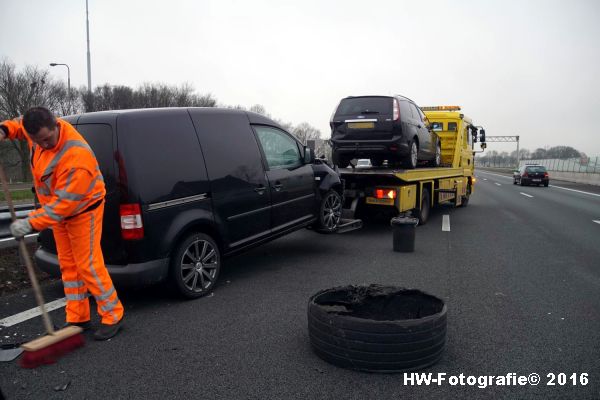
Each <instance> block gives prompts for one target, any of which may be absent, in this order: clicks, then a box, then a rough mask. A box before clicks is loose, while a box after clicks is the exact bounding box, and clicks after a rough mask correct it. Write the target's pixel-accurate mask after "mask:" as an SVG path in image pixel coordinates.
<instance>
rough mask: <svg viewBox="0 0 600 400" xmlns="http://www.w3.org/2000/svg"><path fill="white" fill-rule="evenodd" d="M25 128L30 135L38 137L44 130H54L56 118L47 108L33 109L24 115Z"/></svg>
mask: <svg viewBox="0 0 600 400" xmlns="http://www.w3.org/2000/svg"><path fill="white" fill-rule="evenodd" d="M23 126H24V127H25V130H26V131H27V133H28V134H30V135H37V133H38V132H39V131H40V129H42V128H48V129H54V128H55V127H56V118H55V117H54V115H52V113H51V112H50V110H48V109H47V108H45V107H32V108H30V109H29V110H27V111H26V112H25V115H23Z"/></svg>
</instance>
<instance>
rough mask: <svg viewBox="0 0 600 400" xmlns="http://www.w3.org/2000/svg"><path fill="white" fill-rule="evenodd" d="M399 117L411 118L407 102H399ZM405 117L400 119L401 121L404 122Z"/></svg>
mask: <svg viewBox="0 0 600 400" xmlns="http://www.w3.org/2000/svg"><path fill="white" fill-rule="evenodd" d="M400 116H401V117H402V116H405V117H408V118H413V115H412V111H411V110H410V107H409V105H408V101H406V100H400ZM405 117H402V119H403V120H404V118H405Z"/></svg>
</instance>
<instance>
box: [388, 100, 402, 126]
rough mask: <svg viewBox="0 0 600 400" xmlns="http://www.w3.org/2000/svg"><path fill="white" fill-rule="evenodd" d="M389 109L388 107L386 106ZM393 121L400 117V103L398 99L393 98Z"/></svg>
mask: <svg viewBox="0 0 600 400" xmlns="http://www.w3.org/2000/svg"><path fill="white" fill-rule="evenodd" d="M388 110H389V108H388ZM393 119H394V121H398V120H399V119H400V105H399V104H398V99H394V116H393Z"/></svg>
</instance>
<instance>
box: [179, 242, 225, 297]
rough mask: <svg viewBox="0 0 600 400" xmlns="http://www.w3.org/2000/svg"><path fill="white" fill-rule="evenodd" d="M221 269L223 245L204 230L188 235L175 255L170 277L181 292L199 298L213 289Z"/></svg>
mask: <svg viewBox="0 0 600 400" xmlns="http://www.w3.org/2000/svg"><path fill="white" fill-rule="evenodd" d="M220 270H221V253H220V252H219V246H217V243H216V242H215V241H214V240H213V238H211V237H210V236H208V235H206V234H204V233H192V234H189V235H187V236H186V237H184V239H183V240H182V241H181V242H180V244H179V246H178V247H177V249H176V250H175V252H174V253H173V256H172V257H171V266H170V269H169V279H170V281H171V285H172V286H173V288H174V289H175V290H176V291H177V292H178V294H180V295H181V296H183V297H185V298H188V299H195V298H198V297H202V296H205V295H207V294H208V293H210V292H211V291H212V289H213V287H214V286H215V283H216V282H217V279H218V277H219V272H220Z"/></svg>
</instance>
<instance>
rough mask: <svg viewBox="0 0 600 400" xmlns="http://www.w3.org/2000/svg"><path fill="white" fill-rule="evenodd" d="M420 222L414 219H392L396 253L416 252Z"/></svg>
mask: <svg viewBox="0 0 600 400" xmlns="http://www.w3.org/2000/svg"><path fill="white" fill-rule="evenodd" d="M418 223H419V220H418V219H417V218H413V217H396V218H392V220H391V221H390V224H391V225H392V228H393V229H394V251H398V252H401V253H411V252H413V251H415V231H416V228H417V224H418Z"/></svg>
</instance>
